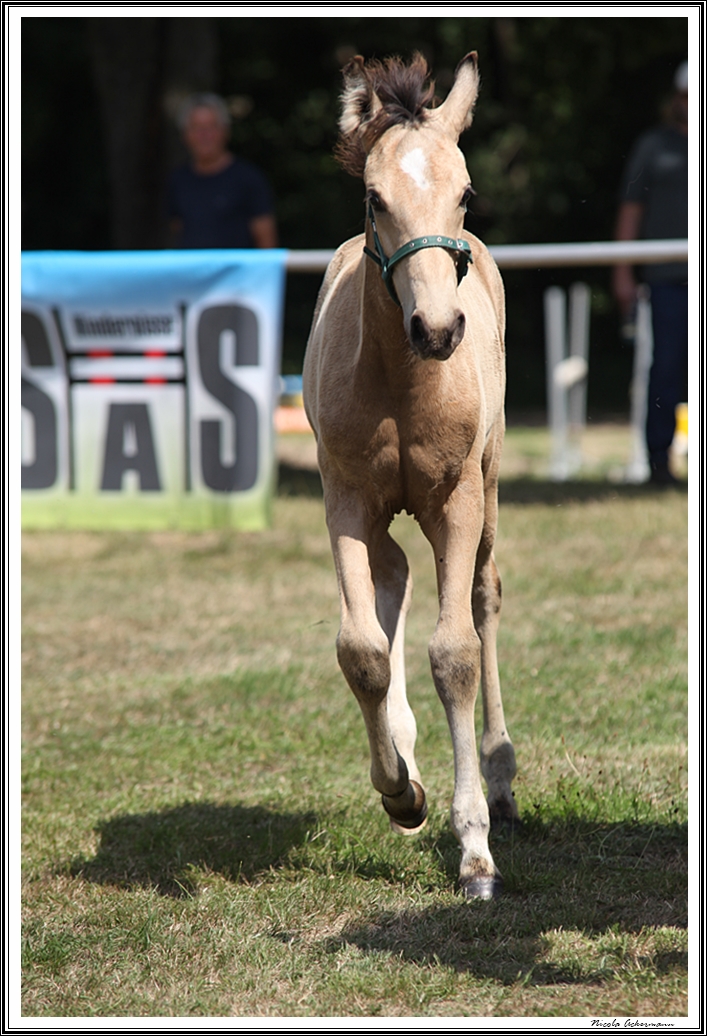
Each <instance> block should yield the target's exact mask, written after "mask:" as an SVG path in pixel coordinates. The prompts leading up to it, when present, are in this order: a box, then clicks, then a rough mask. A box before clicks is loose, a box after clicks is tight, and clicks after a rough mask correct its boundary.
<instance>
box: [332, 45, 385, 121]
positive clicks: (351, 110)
mask: <svg viewBox="0 0 707 1036" xmlns="http://www.w3.org/2000/svg"><path fill="white" fill-rule="evenodd" d="M343 75H344V89H343V92H342V94H341V116H340V118H339V129H340V130H341V133H342V136H344V137H348V136H352V135H353V134H355V133H358V131H359V130H360V129H362V128H363V127H364V126H365V124H366V123H367V122H370V120H371V119H372V118H373V116H374V115H375V114H376V112H377V111H378V110H379V108H380V107H381V102H380V98H379V97H378V94H377V93H376V92H375V90H374V89H373V87H372V86H371V84H370V82H369V80H368V76H367V75H366V70H365V68H364V60H363V58H362V57H361V55H360V54H358V55H357V56H356V57H355V58H351V60H350V61H349V63H348V64H347V65H346V67H345V68H344V70H343Z"/></svg>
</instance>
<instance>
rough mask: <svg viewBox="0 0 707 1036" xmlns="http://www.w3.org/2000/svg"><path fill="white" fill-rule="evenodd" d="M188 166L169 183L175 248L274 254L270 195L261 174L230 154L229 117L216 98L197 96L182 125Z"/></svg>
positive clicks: (177, 170)
mask: <svg viewBox="0 0 707 1036" xmlns="http://www.w3.org/2000/svg"><path fill="white" fill-rule="evenodd" d="M180 126H181V129H182V133H183V137H184V142H185V144H186V146H187V150H188V151H189V155H190V159H191V161H190V162H189V163H188V164H187V165H184V166H181V167H179V168H178V169H175V170H174V171H173V173H172V175H171V177H170V180H169V189H168V206H169V219H170V229H171V232H172V236H173V240H174V243H175V246H176V247H177V248H276V247H277V228H276V224H275V216H274V206H273V201H272V195H271V192H270V187H269V185H268V183H267V180H266V179H265V177H264V176H263V174H262V173H261V172H260V170H259V169H258V168H257V167H256V166H254V165H252V163H250V162H246V161H244V160H243V159H241V158H238V157H237V156H236V155H234V154H233V153H232V152H231V151H230V150H229V149H228V138H229V131H230V116H229V113H228V109H227V107H226V105H225V104H224V102H223V101H222V100H221V98H220V97H217V96H216V95H215V94H197V95H195V96H194V97H192V98H190V100H189V101H188V102H187V103H186V105H185V107H184V109H183V111H182V114H181V119H180Z"/></svg>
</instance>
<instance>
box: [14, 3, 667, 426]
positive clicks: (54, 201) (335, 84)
mask: <svg viewBox="0 0 707 1036" xmlns="http://www.w3.org/2000/svg"><path fill="white" fill-rule="evenodd" d="M644 10H646V8H644ZM472 49H475V50H477V51H478V52H479V61H480V69H481V74H482V91H481V95H480V98H479V103H478V105H477V109H476V116H475V119H474V124H473V126H472V128H471V130H469V131H468V133H466V134H465V135H464V136H463V137H462V140H461V142H460V146H461V148H462V150H463V151H464V153H465V155H466V158H467V163H468V166H469V170H470V173H471V177H472V182H473V184H474V187H475V189H476V191H477V197H476V199H475V201H474V206H473V208H472V209H471V210H470V212H469V214H468V216H467V227H468V229H469V230H471V231H472V232H473V233H475V234H478V235H479V236H480V237H481V238H482V239H483V240H484V241H485V242H486V243H488V244H497V243H533V242H544V241H597V240H608V239H610V238H611V237H612V236H613V221H614V218H615V212H616V192H617V186H618V181H619V177H620V174H621V170H622V167H623V164H624V161H625V159H626V157H627V154H628V152H629V150H630V148H631V146H632V144H633V141H634V140H635V138H636V136H637V135H638V134H639V133H641V132H642V131H643V130H645V129H647V128H648V127H649V126H651V125H652V124H654V123H655V122H656V121H658V120H659V119H660V117H661V110H662V108H663V106H664V105H665V103H666V101H667V99H668V97H669V95H670V92H671V87H672V79H673V75H674V72H675V69H676V68H677V66H678V65H679V64H680V62H681V61H682V60H684V58H685V57H686V54H687V19H685V18H650V17H635V18H621V17H616V18H602V17H596V18H593V17H589V18H587V17H577V18H539V17H531V18H510V17H508V18H507V17H496V18H488V17H487V18H441V17H440V18H415V17H401V18H384V17H381V18H371V17H365V18H363V17H345V16H342V17H336V18H332V17H322V18H311V17H304V18H289V17H287V18H275V17H262V18H239V17H233V18H228V17H223V18H201V17H195V18H152V17H145V18H143V17H133V18H130V17H127V18H44V17H37V18H24V19H23V20H22V163H23V166H22V169H23V190H22V247H23V249H26V250H33V249H110V248H160V247H164V246H165V244H166V240H167V239H166V216H165V202H164V189H165V183H166V177H167V173H168V170H169V168H170V167H171V166H172V165H174V164H176V163H178V162H179V161H183V160H184V158H185V155H184V152H183V150H182V147H181V144H180V140H179V135H178V133H177V131H176V128H175V124H174V114H175V111H176V110H177V108H178V106H179V103H180V101H181V100H182V99H183V98H184V97H185V96H186V95H187V94H189V93H190V92H192V91H194V90H214V91H215V92H217V93H220V94H222V95H223V96H224V97H225V98H226V99H227V101H228V103H229V106H230V108H231V111H232V113H233V115H234V122H233V132H232V146H233V148H234V150H235V151H236V152H237V153H238V154H240V155H242V156H243V157H245V158H248V159H250V160H251V161H253V162H255V163H256V164H257V165H259V166H260V167H261V169H263V171H264V172H265V173H266V175H267V176H268V178H269V179H270V182H271V184H272V186H273V189H274V192H275V196H276V199H277V219H278V225H279V231H280V239H281V243H282V245H283V246H284V247H287V248H328V247H335V246H336V245H338V244H339V243H340V242H341V241H342V240H344V239H345V238H347V237H350V236H352V235H354V234H356V233H359V232H360V231H361V229H362V226H363V205H362V197H363V191H362V187H361V183H360V182H359V181H357V180H355V179H353V178H351V177H349V176H347V175H346V174H345V173H343V172H342V171H341V170H340V169H339V168H338V166H337V165H336V163H335V162H334V159H333V157H332V148H333V145H334V142H335V140H336V133H337V129H336V121H337V115H338V97H339V91H340V86H341V77H340V69H341V67H342V65H343V64H345V62H346V61H347V60H348V58H349V57H351V56H352V55H353V54H357V53H360V54H363V55H364V56H365V57H367V58H370V57H384V56H386V55H388V54H394V53H396V54H401V55H402V56H408V55H409V54H410V53H411V52H412V51H414V50H420V51H422V53H423V54H424V55H425V56H426V58H427V59H428V61H429V63H430V65H431V67H432V69H433V74H434V78H435V80H436V83H437V87H438V93H439V94H440V96H444V95H445V93H446V91H447V90H448V88H449V86H450V85H451V82H452V78H453V73H454V68H455V66H456V64H457V62H458V61H459V59H460V58H461V57H462V56H463V55H464V54H465V53H467V52H468V51H469V50H472ZM577 279H583V280H586V281H587V282H588V283H589V284H590V286H591V289H592V325H591V347H590V349H591V356H590V379H589V409H590V414H595V415H601V414H606V413H609V412H626V411H627V408H628V386H629V380H630V371H631V363H632V353H631V349H630V348H628V347H627V346H626V345H624V344H622V342H621V339H620V335H619V320H618V314H617V311H616V309H615V306H614V304H613V301H612V299H611V295H610V292H609V271H608V270H607V269H603V268H588V269H586V270H578V269H570V270H537V271H533V270H528V271H507V272H506V273H505V274H504V280H505V283H506V291H507V297H508V335H507V351H508V408H509V411H510V412H511V414H513V412H520V411H527V410H532V409H537V408H542V407H543V406H544V402H545V374H544V338H543V334H544V332H543V315H542V295H543V290H544V289H545V287H547V286H548V285H549V284H553V283H554V284H561V285H567V284H569V283H571V282H572V281H574V280H577ZM320 280H321V276H320V275H316V276H314V275H304V274H302V275H299V274H297V275H292V276H290V277H289V278H288V288H287V305H286V317H285V333H284V343H283V370H284V371H285V372H297V371H299V370H300V369H301V363H302V356H303V353H304V347H305V344H306V339H307V333H308V329H309V322H310V319H311V314H312V309H313V305H314V299H315V296H316V291H317V288H318V285H319V282H320Z"/></svg>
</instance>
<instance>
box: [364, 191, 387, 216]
mask: <svg viewBox="0 0 707 1036" xmlns="http://www.w3.org/2000/svg"><path fill="white" fill-rule="evenodd" d="M366 201H367V202H368V204H369V205H370V206H371V207H372V208H373V209H375V211H376V212H385V205H384V204H383V202H382V201H381V196H380V194H378V192H377V191H368V193H367V194H366Z"/></svg>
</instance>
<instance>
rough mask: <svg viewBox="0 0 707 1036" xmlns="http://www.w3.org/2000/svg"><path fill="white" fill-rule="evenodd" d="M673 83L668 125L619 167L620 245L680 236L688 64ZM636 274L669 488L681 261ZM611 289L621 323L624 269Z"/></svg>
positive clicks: (656, 442) (662, 468)
mask: <svg viewBox="0 0 707 1036" xmlns="http://www.w3.org/2000/svg"><path fill="white" fill-rule="evenodd" d="M674 86H675V89H674V93H673V97H672V102H671V108H670V121H669V122H668V124H667V125H664V126H660V127H657V128H656V129H653V130H649V131H648V132H647V133H644V134H643V136H641V137H640V138H639V140H638V141H637V143H636V145H635V147H634V149H633V152H632V154H631V156H630V157H629V160H628V162H627V164H626V168H625V169H624V174H623V177H622V180H621V188H620V193H619V211H618V217H617V221H616V237H617V239H619V240H623V241H632V240H637V239H638V238H643V239H645V240H655V239H664V238H675V239H684V238H687V234H688V212H687V185H688V163H687V112H688V101H687V93H688V91H687V86H688V76H687V62H683V64H682V65H680V67H679V68H678V70H677V72H676V74H675V82H674ZM639 276H640V279H641V281H642V282H643V283H644V284H647V285H648V287H649V288H650V299H651V311H652V319H653V362H652V366H651V372H650V379H649V385H648V414H647V419H646V445H647V447H648V454H649V459H650V466H651V475H650V477H651V481H652V482H654V483H657V484H658V485H671V484H674V483H675V482H677V479H676V478H675V476H674V475H673V473H672V472H671V470H670V467H669V464H668V457H669V450H670V445H671V443H672V440H673V436H674V433H675V407H676V406H677V404H678V403H683V402H685V401H686V399H687V347H688V343H687V332H688V307H687V263H656V264H652V265H650V266H645V267H643V269H641V270H640V271H639ZM613 289H614V295H615V297H616V299H617V301H618V303H619V305H620V307H621V309H622V311H623V315H624V318H628V317H629V315H630V314H631V312H632V310H633V308H634V306H635V304H636V298H637V291H638V283H637V280H636V277H635V275H634V272H633V269H632V267H631V266H629V265H628V264H625V263H624V264H621V265H619V266H616V267H615V269H614V277H613Z"/></svg>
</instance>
